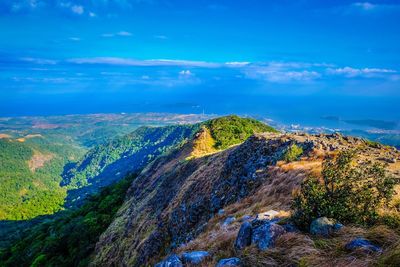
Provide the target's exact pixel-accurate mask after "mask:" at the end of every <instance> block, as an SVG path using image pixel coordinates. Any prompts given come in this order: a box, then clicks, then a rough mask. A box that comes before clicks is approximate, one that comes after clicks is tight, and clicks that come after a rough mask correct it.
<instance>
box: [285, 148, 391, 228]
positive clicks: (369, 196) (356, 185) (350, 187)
mask: <svg viewBox="0 0 400 267" xmlns="http://www.w3.org/2000/svg"><path fill="white" fill-rule="evenodd" d="M354 157H355V151H344V152H342V153H340V154H339V155H338V156H336V157H333V158H329V159H328V160H326V161H325V162H324V163H323V170H322V179H321V180H319V179H316V178H313V177H310V178H308V179H306V180H305V181H304V182H303V183H302V185H301V188H300V191H299V192H298V193H297V194H296V196H295V198H294V201H293V209H294V211H295V212H294V215H293V219H294V220H295V222H296V223H297V224H298V225H299V226H300V227H303V228H308V227H309V225H310V223H311V221H312V220H313V219H315V218H318V217H323V216H326V217H330V218H334V219H337V220H339V221H341V222H343V223H356V224H364V225H365V224H372V223H374V222H375V221H376V219H377V218H378V213H377V211H378V208H380V207H381V206H382V205H384V204H385V203H387V202H388V201H390V200H391V199H392V197H393V193H394V185H395V184H396V183H397V180H395V179H394V178H392V177H388V176H387V175H386V172H385V168H384V167H383V166H382V165H381V164H378V163H371V162H364V163H362V164H356V163H355V160H354Z"/></svg>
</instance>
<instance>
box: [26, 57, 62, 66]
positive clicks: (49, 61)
mask: <svg viewBox="0 0 400 267" xmlns="http://www.w3.org/2000/svg"><path fill="white" fill-rule="evenodd" d="M20 60H21V61H25V62H31V63H34V64H39V65H55V64H57V61H56V60H52V59H45V58H32V57H24V58H20Z"/></svg>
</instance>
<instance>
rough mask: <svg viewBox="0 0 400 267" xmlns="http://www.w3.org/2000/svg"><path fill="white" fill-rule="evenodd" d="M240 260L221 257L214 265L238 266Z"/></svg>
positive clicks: (223, 266) (219, 266)
mask: <svg viewBox="0 0 400 267" xmlns="http://www.w3.org/2000/svg"><path fill="white" fill-rule="evenodd" d="M240 266H242V262H241V261H240V259H239V258H229V259H222V260H220V261H219V262H218V264H217V265H216V267H240Z"/></svg>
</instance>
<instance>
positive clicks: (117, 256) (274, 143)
mask: <svg viewBox="0 0 400 267" xmlns="http://www.w3.org/2000/svg"><path fill="white" fill-rule="evenodd" d="M201 136H203V137H204V134H200V135H198V136H197V138H200V137H201ZM198 143H199V140H198V139H195V140H194V141H192V142H189V143H187V144H185V145H184V146H183V147H181V148H180V149H177V150H175V151H174V152H172V153H170V154H169V155H166V156H163V157H161V158H158V159H157V160H156V161H154V162H153V163H152V164H151V165H149V166H148V167H147V168H146V169H145V170H144V171H143V172H142V174H141V175H139V177H137V179H135V181H134V182H133V183H132V185H131V187H130V189H129V191H128V195H127V197H126V201H125V203H124V204H123V206H122V208H121V209H120V210H119V212H118V214H117V217H116V219H115V220H114V222H113V223H112V224H111V225H110V227H109V228H108V229H107V231H106V232H105V233H103V235H102V236H101V237H100V240H99V242H98V243H97V246H96V251H95V255H94V261H93V263H92V265H94V266H146V265H148V264H154V263H155V262H156V261H158V260H159V259H160V258H162V257H163V256H165V255H167V254H169V253H171V252H172V251H175V250H179V249H180V248H179V247H182V245H184V244H186V243H188V242H189V241H193V240H196V238H198V237H199V236H200V235H201V234H202V233H203V234H204V233H205V232H207V231H209V229H210V228H212V227H213V226H214V224H215V223H216V218H220V217H219V215H217V214H218V211H219V210H220V209H222V208H224V209H228V210H230V212H232V213H241V215H243V214H245V213H249V214H257V213H258V212H261V211H263V207H269V208H270V207H273V208H276V209H279V210H282V211H289V209H290V201H291V194H292V191H293V190H295V189H296V188H297V187H298V186H299V184H300V182H301V180H302V179H304V177H306V176H307V175H308V174H309V173H310V172H312V173H315V174H318V171H319V170H320V167H321V163H322V159H323V157H324V156H325V155H327V154H329V153H337V152H338V151H340V150H344V149H352V148H357V149H358V151H359V155H360V156H361V157H366V158H370V159H374V160H378V161H384V162H388V163H389V170H391V171H392V173H393V174H394V175H400V173H399V170H400V168H399V166H398V163H397V160H398V159H400V155H399V152H398V151H396V150H395V149H393V148H386V147H383V146H378V147H376V146H375V145H370V144H369V143H368V142H366V141H364V140H361V139H356V138H351V137H343V136H341V135H319V136H311V135H285V134H277V133H269V134H256V135H254V136H252V137H250V138H249V139H248V140H247V141H245V142H244V143H243V144H241V145H238V146H234V147H230V148H228V149H226V150H224V151H219V152H215V153H213V154H212V153H211V154H210V153H207V154H205V155H203V156H201V155H199V154H196V156H195V157H193V150H194V149H195V148H196V144H198ZM294 144H295V145H296V146H297V147H300V148H301V150H302V153H301V154H300V155H298V156H299V160H298V161H295V162H292V163H283V162H282V161H281V159H282V158H283V157H284V155H285V153H287V151H288V149H289V148H290V147H292V146H293V145H294ZM203 150H204V149H203ZM205 150H206V151H208V150H207V149H205ZM208 152H209V151H208ZM236 215H237V214H236ZM237 216H238V215H237ZM237 230H238V229H237ZM210 246H211V247H212V245H210Z"/></svg>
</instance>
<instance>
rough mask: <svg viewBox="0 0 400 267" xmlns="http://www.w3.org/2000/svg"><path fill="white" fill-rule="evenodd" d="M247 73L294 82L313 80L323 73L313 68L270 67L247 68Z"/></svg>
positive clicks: (271, 80) (272, 80)
mask: <svg viewBox="0 0 400 267" xmlns="http://www.w3.org/2000/svg"><path fill="white" fill-rule="evenodd" d="M245 75H246V77H247V78H250V79H257V80H265V81H268V82H277V83H285V82H293V81H303V82H307V81H312V80H315V79H317V78H320V77H321V74H320V73H318V72H316V71H311V70H288V69H276V68H270V67H268V66H267V67H265V66H264V67H251V68H248V69H246V70H245Z"/></svg>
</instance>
